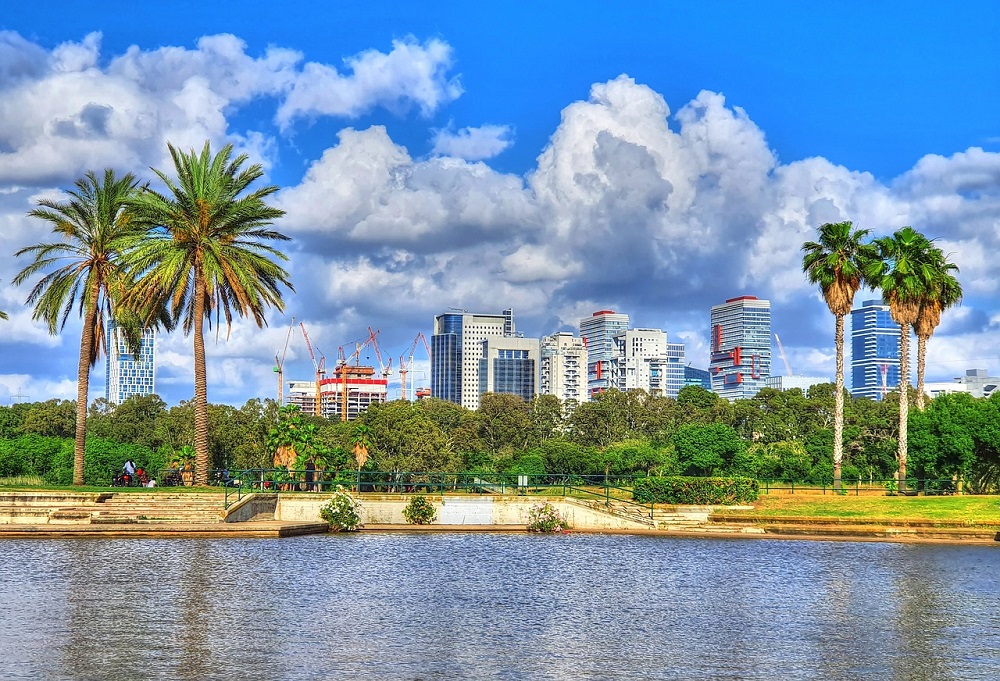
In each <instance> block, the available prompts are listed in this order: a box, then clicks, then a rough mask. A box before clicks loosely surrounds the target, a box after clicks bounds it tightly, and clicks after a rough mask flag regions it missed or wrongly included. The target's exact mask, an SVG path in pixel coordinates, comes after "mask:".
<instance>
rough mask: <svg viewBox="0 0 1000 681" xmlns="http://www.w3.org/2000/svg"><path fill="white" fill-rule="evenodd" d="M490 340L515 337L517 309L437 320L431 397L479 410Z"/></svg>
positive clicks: (449, 314) (459, 314)
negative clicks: (485, 345)
mask: <svg viewBox="0 0 1000 681" xmlns="http://www.w3.org/2000/svg"><path fill="white" fill-rule="evenodd" d="M490 337H501V338H504V337H506V338H513V337H515V329H514V311H513V310H510V309H508V310H504V311H503V312H502V313H501V314H472V313H470V312H465V311H460V312H446V313H445V314H440V315H437V316H436V317H434V334H433V335H432V336H431V394H432V395H433V396H434V397H437V398H439V399H442V400H448V401H449V402H454V403H455V404H460V405H462V406H463V407H465V408H466V409H477V408H479V395H480V392H479V390H480V385H479V368H480V360H482V358H483V341H484V340H486V339H487V338H490ZM536 342H537V341H536ZM536 385H537V383H536Z"/></svg>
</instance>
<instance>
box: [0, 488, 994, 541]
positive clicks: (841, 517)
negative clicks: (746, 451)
mask: <svg viewBox="0 0 1000 681" xmlns="http://www.w3.org/2000/svg"><path fill="white" fill-rule="evenodd" d="M256 496H257V499H254V497H253V496H250V497H244V498H243V499H242V500H241V502H240V504H239V505H231V506H230V507H229V508H224V502H225V498H224V495H223V494H222V493H211V492H208V493H203V494H199V495H192V494H187V495H183V496H179V495H177V494H171V493H167V492H162V493H148V492H144V493H142V494H130V493H128V492H125V493H115V494H111V493H76V494H74V493H72V492H66V493H54V492H30V491H25V492H8V493H4V494H2V495H0V497H2V499H0V501H2V500H3V499H6V503H7V506H6V508H7V511H6V514H7V515H6V516H5V515H4V510H3V508H0V538H42V537H52V538H67V537H81V538H83V537H90V538H95V537H115V538H122V537H134V538H140V537H191V538H194V537H197V538H206V537H214V538H224V537H253V538H281V537H291V536H299V535H304V534H320V533H326V532H327V531H328V527H327V525H326V524H325V523H323V522H320V521H319V520H318V518H319V513H318V509H319V506H320V505H322V504H323V503H324V502H325V500H326V499H327V496H326V495H320V494H310V493H287V494H286V493H282V494H280V495H276V494H266V495H256ZM410 499H412V497H411V496H408V495H387V494H365V495H362V507H363V521H364V523H365V526H364V529H363V530H362V531H363V532H366V533H379V532H397V533H398V532H418V533H425V532H432V533H435V532H525V531H526V522H527V514H528V511H529V509H530V508H531V507H532V506H533V505H537V504H538V503H541V502H548V503H551V504H553V505H554V506H555V507H556V508H557V509H558V510H559V512H560V513H561V514H562V516H563V517H564V518H565V519H566V520H567V521H568V522H569V524H570V528H571V529H570V532H572V533H596V534H634V535H649V536H664V537H667V536H669V537H688V538H691V537H701V538H705V537H710V538H718V539H797V540H825V541H882V542H904V543H916V542H920V543H961V544H992V545H997V546H1000V497H926V498H916V497H882V498H869V497H861V498H858V497H845V496H831V495H827V496H820V495H801V494H799V495H782V496H777V495H768V496H764V497H762V498H761V499H759V500H758V501H757V502H756V503H755V504H753V505H752V506H745V507H698V506H662V505H658V506H656V507H655V508H653V509H650V508H649V507H648V506H647V507H645V510H644V511H642V508H643V507H637V508H622V507H621V506H620V505H619V506H616V505H615V504H610V505H606V504H605V502H604V501H603V500H600V501H595V500H591V501H589V502H584V501H582V500H580V499H573V498H564V497H546V498H540V497H539V498H536V497H516V496H515V497H502V496H496V497H493V496H451V495H447V496H430V497H428V499H429V500H430V501H431V503H432V504H434V505H435V506H436V507H437V509H438V518H437V521H436V522H435V523H434V524H431V525H410V524H407V523H406V522H405V520H404V519H403V517H402V510H403V508H405V506H406V504H407V503H408V502H409V501H410ZM0 506H3V504H0Z"/></svg>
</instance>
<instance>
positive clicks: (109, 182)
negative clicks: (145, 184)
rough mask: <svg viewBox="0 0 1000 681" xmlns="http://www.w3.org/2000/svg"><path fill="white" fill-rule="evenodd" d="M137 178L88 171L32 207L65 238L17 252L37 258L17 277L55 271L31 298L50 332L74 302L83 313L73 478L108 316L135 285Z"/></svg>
mask: <svg viewBox="0 0 1000 681" xmlns="http://www.w3.org/2000/svg"><path fill="white" fill-rule="evenodd" d="M136 186H137V180H136V178H135V177H134V176H133V175H132V174H131V173H127V174H125V175H124V176H122V177H116V176H115V172H114V171H113V170H111V169H107V170H105V171H104V178H103V180H99V179H98V178H97V176H96V175H95V174H94V173H93V172H88V173H87V174H86V176H85V177H83V178H82V179H80V180H77V182H76V188H75V189H70V190H67V191H66V194H68V196H69V199H68V200H67V201H64V202H58V201H50V200H48V199H43V200H41V201H39V202H38V205H39V207H38V208H35V209H33V210H31V211H30V212H29V213H28V215H30V216H31V217H36V218H40V219H42V220H46V221H47V222H49V223H51V224H52V232H53V233H54V234H55V235H57V236H58V237H60V239H61V240H60V241H54V242H50V243H41V244H36V245H34V246H28V247H26V248H22V249H21V250H19V251H18V252H17V253H16V255H17V256H18V257H20V256H23V255H28V256H33V257H34V260H33V261H32V262H31V263H30V264H29V265H28V266H27V267H25V268H24V269H23V270H21V271H20V272H19V273H18V274H17V276H15V277H14V280H13V281H14V284H17V285H20V284H23V283H24V282H25V281H27V280H28V279H29V278H30V277H32V276H33V275H35V274H37V273H40V272H48V273H47V274H45V276H43V277H42V278H41V279H40V280H39V281H38V282H37V283H36V284H35V286H34V288H32V289H31V293H30V294H29V295H28V300H27V304H29V305H32V304H33V305H34V306H35V311H34V314H33V315H32V318H33V319H36V320H37V319H42V320H44V321H45V322H46V323H47V324H48V328H49V333H51V334H53V335H55V334H57V333H58V332H59V331H61V330H62V329H63V327H64V326H65V325H66V320H67V319H68V318H69V316H70V313H71V312H72V311H73V308H74V307H76V308H77V310H78V314H79V315H80V316H82V317H83V331H82V333H81V337H80V362H79V364H78V366H77V389H76V443H75V447H74V455H73V484H74V485H82V484H83V459H84V446H85V444H86V435H87V392H88V388H89V385H90V369H91V367H93V366H94V364H96V363H97V360H98V359H99V358H100V356H101V354H103V353H104V351H105V333H106V325H107V323H108V322H109V320H112V319H114V318H115V317H116V316H117V317H119V318H122V319H124V317H125V315H124V313H125V311H126V310H125V309H124V307H123V306H121V305H119V303H120V301H121V300H122V298H123V293H124V292H125V291H126V290H127V288H128V274H127V271H126V267H125V260H124V257H123V254H124V253H125V251H126V250H127V249H128V248H129V246H130V245H131V244H132V243H134V241H135V240H136V238H137V237H138V236H139V235H141V228H139V227H137V225H136V224H135V223H134V222H132V221H131V220H130V218H129V215H128V212H127V210H126V206H127V202H128V200H129V199H130V198H131V197H132V196H133V195H134V193H135V191H136ZM53 268H54V269H53ZM50 270H51V271H50Z"/></svg>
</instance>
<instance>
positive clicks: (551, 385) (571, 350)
mask: <svg viewBox="0 0 1000 681" xmlns="http://www.w3.org/2000/svg"><path fill="white" fill-rule="evenodd" d="M539 354H540V357H541V372H540V374H541V375H540V379H541V387H540V389H539V391H538V392H539V394H541V395H555V396H556V397H558V398H559V399H560V400H562V401H563V402H564V403H568V402H573V403H576V404H580V403H581V402H586V401H587V347H586V346H585V345H584V344H583V339H582V338H580V337H578V336H574V335H573V334H571V333H569V332H565V331H564V332H562V333H556V334H553V335H551V336H546V337H544V338H542V341H541V347H540V352H539Z"/></svg>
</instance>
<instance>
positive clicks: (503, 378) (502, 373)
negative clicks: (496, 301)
mask: <svg viewBox="0 0 1000 681" xmlns="http://www.w3.org/2000/svg"><path fill="white" fill-rule="evenodd" d="M538 350H539V348H538V339H537V338H514V337H510V336H489V337H487V338H486V339H485V340H484V341H482V358H481V359H480V360H479V395H482V394H483V393H504V394H507V395H517V396H518V397H520V398H521V399H523V400H524V401H525V402H530V401H531V400H533V399H534V398H535V395H537V394H538V382H539V381H538V374H539V370H540V362H539V351H538Z"/></svg>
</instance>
